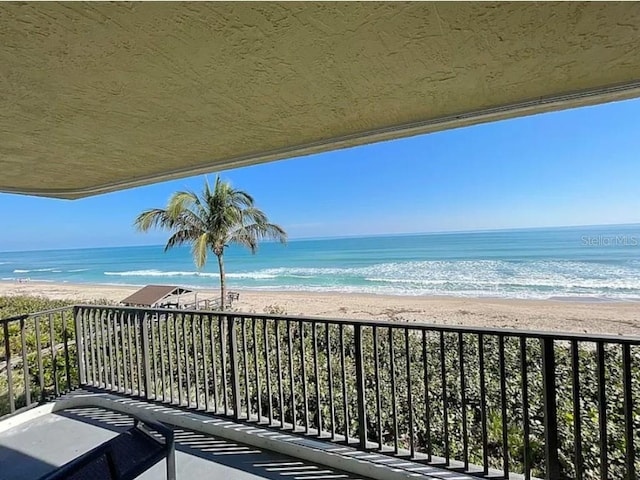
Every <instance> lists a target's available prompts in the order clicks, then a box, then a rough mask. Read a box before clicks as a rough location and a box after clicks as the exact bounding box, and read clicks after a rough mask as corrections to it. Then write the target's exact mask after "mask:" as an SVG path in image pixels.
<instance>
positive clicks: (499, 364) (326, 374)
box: [0, 305, 640, 479]
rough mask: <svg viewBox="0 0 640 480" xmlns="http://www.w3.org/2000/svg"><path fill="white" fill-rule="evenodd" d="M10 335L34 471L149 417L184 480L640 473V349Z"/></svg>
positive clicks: (113, 326) (138, 313)
mask: <svg viewBox="0 0 640 480" xmlns="http://www.w3.org/2000/svg"><path fill="white" fill-rule="evenodd" d="M0 322H1V323H2V325H1V326H0V339H1V340H2V343H1V344H0V349H1V350H2V352H1V353H0V393H1V394H2V395H3V396H2V398H1V399H0V414H7V415H6V416H5V417H4V418H3V420H2V421H0V431H3V432H4V433H3V435H2V437H0V439H5V440H4V441H3V440H0V445H3V446H4V447H3V449H2V450H0V452H4V453H2V454H1V455H5V458H13V459H17V460H18V461H20V459H22V460H24V461H26V462H27V463H28V464H31V465H33V468H34V470H33V472H40V473H42V472H43V471H44V470H46V469H47V468H48V469H49V470H51V469H53V468H55V467H56V466H58V465H60V464H62V463H64V462H65V461H67V460H68V459H70V458H72V456H70V455H71V452H76V454H77V453H78V452H80V453H81V452H82V451H84V450H87V449H89V448H91V447H92V446H94V445H97V444H99V443H100V442H101V441H103V439H106V438H108V437H109V435H113V434H114V433H113V432H115V431H118V428H122V427H123V426H126V425H127V422H130V419H129V417H128V416H127V415H135V414H136V412H139V411H144V412H145V413H146V414H149V413H151V414H152V415H153V416H154V417H155V418H156V419H157V420H158V421H160V422H163V423H165V424H168V425H171V426H173V427H174V429H175V431H176V432H177V433H176V438H177V442H178V446H177V449H178V461H177V463H178V478H181V475H182V478H192V477H194V475H195V476H202V475H204V472H216V473H218V474H219V475H221V476H222V475H226V476H229V477H230V478H285V477H286V478H300V479H302V478H305V479H311V478H316V479H320V478H327V479H328V478H379V479H387V478H409V477H411V478H451V479H453V478H455V479H470V478H478V477H479V478H487V477H491V478H514V479H516V478H517V479H519V478H523V479H531V478H547V479H561V478H576V479H589V478H610V479H614V478H620V479H622V478H636V473H635V472H636V470H637V469H638V466H639V465H638V462H637V461H636V456H635V444H637V442H638V440H639V439H638V436H639V431H640V430H639V427H640V405H639V403H638V398H639V396H640V390H639V389H640V338H637V337H623V336H603V335H600V336H595V335H593V336H588V335H576V334H558V333H545V332H527V331H521V330H506V329H490V328H485V329H481V328H464V327H457V326H446V325H428V324H418V323H404V322H380V321H358V320H333V319H324V318H302V317H288V316H276V315H262V314H247V313H239V312H224V313H221V312H208V311H207V312H205V311H198V310H195V311H189V310H169V309H139V308H127V307H107V306H88V305H78V306H75V307H69V308H63V309H57V310H52V311H48V312H40V313H35V314H26V315H23V316H19V317H14V318H8V319H4V320H1V321H0ZM25 427H29V428H25ZM46 438H49V439H52V440H51V442H53V441H55V442H56V443H55V447H56V448H55V450H59V451H61V452H62V451H66V452H68V453H67V454H66V455H67V456H66V457H65V456H64V455H62V454H61V455H57V456H56V455H55V454H52V452H51V450H52V445H53V444H52V443H51V442H49V444H48V445H47V444H46V443H47V442H46V441H45V440H43V439H46ZM6 439H10V440H6ZM53 439H56V440H53ZM38 441H39V442H40V443H38ZM9 445H23V446H24V448H22V449H20V450H19V451H15V452H12V451H7V450H6V447H7V446H9ZM38 445H40V446H38ZM30 449H31V450H30ZM12 454H13V455H14V457H11V455H12ZM3 463H4V462H3ZM7 464H11V463H7ZM321 465H322V466H321ZM154 468H155V467H154ZM194 469H195V470H194ZM225 469H226V470H225ZM229 469H231V470H229ZM153 471H154V470H150V471H149V472H148V473H147V474H145V475H148V476H143V477H141V478H162V477H161V476H160V477H158V476H157V475H160V474H161V471H160V473H158V471H156V473H155V474H154V473H153ZM231 471H233V472H234V473H229V472H231ZM194 472H200V473H194ZM2 475H3V473H0V477H2ZM153 475H156V476H153ZM242 475H244V476H242ZM37 476H38V475H36V474H35V473H34V474H32V475H31V476H30V477H29V476H26V477H24V478H34V477H37ZM7 478H8V477H7ZM194 478H195V477H194Z"/></svg>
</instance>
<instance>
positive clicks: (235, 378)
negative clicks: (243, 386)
mask: <svg viewBox="0 0 640 480" xmlns="http://www.w3.org/2000/svg"><path fill="white" fill-rule="evenodd" d="M227 332H228V334H229V360H230V363H231V365H230V366H231V396H232V399H231V402H232V405H233V418H234V419H236V420H239V419H240V408H241V407H240V375H239V373H238V332H237V331H236V318H235V317H233V316H228V317H227Z"/></svg>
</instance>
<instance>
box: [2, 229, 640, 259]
mask: <svg viewBox="0 0 640 480" xmlns="http://www.w3.org/2000/svg"><path fill="white" fill-rule="evenodd" d="M633 225H640V222H630V223H601V224H579V225H547V226H537V227H506V228H480V229H473V230H436V231H427V232H425V231H422V232H397V233H369V234H353V235H335V236H333V235H331V236H323V237H294V238H292V239H290V240H289V241H293V242H300V241H302V242H304V241H316V240H344V239H355V238H373V237H402V236H411V235H455V234H466V233H469V234H471V233H492V232H513V231H522V230H547V229H569V228H581V227H582V228H586V227H616V226H633ZM264 243H275V242H271V241H264ZM134 247H164V244H162V243H149V244H141V245H102V246H94V247H62V248H44V249H39V248H33V249H27V250H3V251H0V254H2V253H23V252H55V251H64V250H99V249H107V248H134Z"/></svg>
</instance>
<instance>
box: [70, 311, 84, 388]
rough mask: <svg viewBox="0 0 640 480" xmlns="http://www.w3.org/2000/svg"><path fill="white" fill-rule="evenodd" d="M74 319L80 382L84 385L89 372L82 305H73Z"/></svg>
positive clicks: (80, 384)
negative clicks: (85, 363)
mask: <svg viewBox="0 0 640 480" xmlns="http://www.w3.org/2000/svg"><path fill="white" fill-rule="evenodd" d="M73 319H74V323H75V337H76V357H77V358H78V384H79V386H82V385H86V383H87V374H86V371H85V368H84V338H83V335H84V333H83V331H82V328H81V324H82V309H81V308H80V307H73Z"/></svg>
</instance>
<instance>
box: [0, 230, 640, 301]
mask: <svg viewBox="0 0 640 480" xmlns="http://www.w3.org/2000/svg"><path fill="white" fill-rule="evenodd" d="M0 248H1V247H0ZM225 259H226V269H227V273H228V281H229V285H230V286H231V287H232V288H238V289H253V290H297V291H332V292H352V293H374V294H395V295H398V294H399V295H449V296H466V297H506V298H555V297H566V298H574V297H591V298H598V299H620V300H623V299H631V300H640V225H621V226H597V227H579V228H577V227H576V228H549V229H526V230H524V229H523V230H508V231H507V230H502V231H483V232H468V233H440V234H424V235H393V236H375V237H358V238H341V239H324V240H296V241H291V242H290V243H289V244H288V245H286V246H282V245H280V244H273V243H265V244H262V245H261V247H260V250H259V252H258V254H257V255H251V254H250V253H248V252H246V251H244V250H242V249H240V248H236V247H231V248H229V249H228V250H227V253H226V255H225ZM0 278H1V279H2V280H12V281H17V280H19V279H29V280H32V281H50V282H70V283H100V284H127V285H146V284H162V283H164V284H178V285H185V286H194V287H217V285H218V274H217V263H216V261H215V257H213V256H212V257H211V258H210V261H209V263H208V265H207V267H206V268H205V269H204V270H203V271H202V272H198V271H197V270H196V268H195V267H194V265H193V262H192V260H191V257H190V251H189V249H188V248H181V249H176V250H172V251H169V252H167V253H163V248H162V246H144V247H140V246H137V247H117V248H92V249H77V250H55V251H53V250H51V251H29V252H8V253H0Z"/></svg>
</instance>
